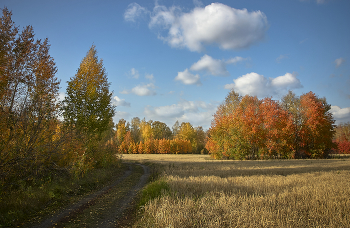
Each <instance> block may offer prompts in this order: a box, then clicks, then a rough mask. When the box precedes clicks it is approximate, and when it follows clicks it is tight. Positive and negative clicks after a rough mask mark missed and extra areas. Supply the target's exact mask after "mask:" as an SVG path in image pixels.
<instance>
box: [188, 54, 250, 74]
mask: <svg viewBox="0 0 350 228" xmlns="http://www.w3.org/2000/svg"><path fill="white" fill-rule="evenodd" d="M248 59H249V58H242V57H240V56H236V57H234V58H231V59H229V60H227V61H224V60H220V59H214V58H212V57H211V56H209V55H204V56H202V58H201V59H200V60H198V62H196V63H194V64H193V65H192V66H191V68H190V70H192V71H206V72H207V73H208V74H211V75H215V76H218V75H221V76H228V75H229V72H228V71H227V69H226V65H227V64H235V65H236V64H237V63H238V62H242V61H245V60H248Z"/></svg>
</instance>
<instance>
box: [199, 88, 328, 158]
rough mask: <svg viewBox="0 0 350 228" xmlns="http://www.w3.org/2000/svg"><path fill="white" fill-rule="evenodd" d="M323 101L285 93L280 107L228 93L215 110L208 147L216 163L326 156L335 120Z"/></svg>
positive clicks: (270, 101)
mask: <svg viewBox="0 0 350 228" xmlns="http://www.w3.org/2000/svg"><path fill="white" fill-rule="evenodd" d="M329 110H330V105H328V104H327V102H326V100H325V99H324V98H322V99H320V98H318V97H317V96H316V95H315V94H314V93H312V92H309V93H307V94H304V95H302V96H301V97H300V98H298V97H296V96H295V95H294V94H293V93H292V92H289V93H288V94H287V95H286V96H285V97H284V98H283V99H282V102H281V103H278V102H277V101H274V100H272V99H271V98H264V99H261V100H259V99H258V98H257V97H252V96H249V95H246V96H244V97H241V96H239V95H238V94H237V93H235V92H234V91H231V92H230V93H229V95H228V96H227V97H226V100H225V102H224V103H223V104H222V105H220V106H219V108H218V111H217V112H216V113H215V115H214V120H213V122H212V126H211V128H210V129H209V132H208V141H207V144H206V148H207V149H208V151H209V152H210V154H211V155H212V157H214V158H216V159H222V158H226V159H259V158H261V159H264V158H292V157H296V158H299V157H312V158H321V157H327V156H328V153H329V152H330V150H331V149H332V148H333V147H334V144H333V143H332V137H333V133H334V131H333V123H334V120H333V117H332V115H331V113H329Z"/></svg>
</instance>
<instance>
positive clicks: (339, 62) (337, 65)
mask: <svg viewBox="0 0 350 228" xmlns="http://www.w3.org/2000/svg"><path fill="white" fill-rule="evenodd" d="M334 63H335V67H337V68H338V67H340V66H341V65H342V64H343V63H345V59H344V58H339V59H336V60H335V61H334Z"/></svg>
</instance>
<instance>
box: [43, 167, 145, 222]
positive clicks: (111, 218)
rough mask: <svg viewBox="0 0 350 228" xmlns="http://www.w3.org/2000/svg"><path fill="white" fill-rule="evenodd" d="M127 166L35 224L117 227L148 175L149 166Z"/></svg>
mask: <svg viewBox="0 0 350 228" xmlns="http://www.w3.org/2000/svg"><path fill="white" fill-rule="evenodd" d="M128 166H129V168H128V170H126V171H125V173H124V175H123V176H121V177H119V178H118V179H117V180H115V181H114V182H113V183H112V184H111V185H109V186H107V187H105V188H103V189H101V190H100V191H98V192H96V193H93V194H91V195H89V196H87V197H85V198H84V199H83V200H81V201H80V202H78V203H76V204H74V205H71V206H69V207H67V208H65V209H64V210H63V211H61V212H60V213H58V214H56V215H54V216H52V217H50V218H48V219H46V220H45V221H43V222H42V223H41V224H40V225H38V226H36V227H38V228H47V227H118V224H119V222H120V220H121V218H122V216H123V213H124V212H125V211H126V209H128V207H129V206H130V204H131V202H132V201H133V199H134V198H135V196H136V194H137V192H138V191H139V190H140V189H141V188H142V187H143V186H144V185H145V184H146V183H147V180H148V178H149V176H150V170H149V167H147V166H145V165H141V164H128Z"/></svg>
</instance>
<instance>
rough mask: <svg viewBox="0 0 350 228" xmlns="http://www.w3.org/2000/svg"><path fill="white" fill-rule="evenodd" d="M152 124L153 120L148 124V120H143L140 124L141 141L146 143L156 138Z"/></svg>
mask: <svg viewBox="0 0 350 228" xmlns="http://www.w3.org/2000/svg"><path fill="white" fill-rule="evenodd" d="M152 122H153V121H152V120H150V121H148V122H146V120H145V119H143V120H142V121H141V123H140V136H141V141H142V142H144V143H145V142H146V141H148V140H152V139H153V138H154V133H153V129H152Z"/></svg>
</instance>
